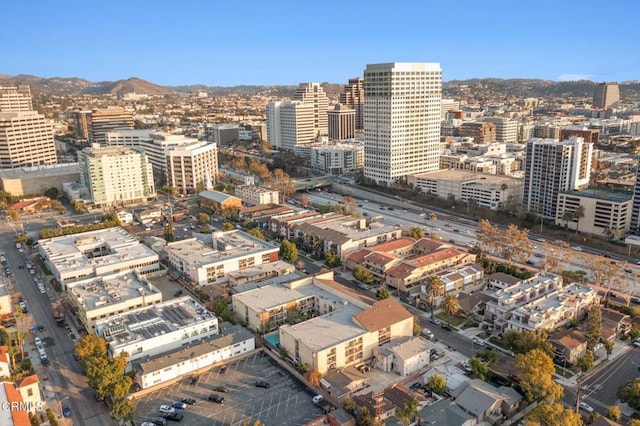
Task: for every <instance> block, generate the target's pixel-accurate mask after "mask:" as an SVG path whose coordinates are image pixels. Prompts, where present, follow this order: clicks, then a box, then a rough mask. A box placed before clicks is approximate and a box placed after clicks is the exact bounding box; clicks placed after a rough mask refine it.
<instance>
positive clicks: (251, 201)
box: [236, 185, 280, 206]
mask: <svg viewBox="0 0 640 426" xmlns="http://www.w3.org/2000/svg"><path fill="white" fill-rule="evenodd" d="M236 197H238V198H240V199H241V200H242V202H243V203H244V204H246V205H249V206H257V205H260V204H280V192H279V191H276V190H273V189H269V188H264V187H262V186H255V185H239V186H236Z"/></svg>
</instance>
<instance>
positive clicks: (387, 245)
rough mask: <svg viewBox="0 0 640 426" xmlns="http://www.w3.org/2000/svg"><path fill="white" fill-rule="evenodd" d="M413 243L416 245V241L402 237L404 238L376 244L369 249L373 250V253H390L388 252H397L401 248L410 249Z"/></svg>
mask: <svg viewBox="0 0 640 426" xmlns="http://www.w3.org/2000/svg"><path fill="white" fill-rule="evenodd" d="M415 243H416V240H414V239H413V238H408V237H404V238H398V239H397V240H391V241H387V242H384V243H380V244H376V245H375V246H373V247H371V248H372V249H374V250H375V251H384V252H390V251H394V250H398V249H401V248H405V247H410V246H412V245H414V244H415Z"/></svg>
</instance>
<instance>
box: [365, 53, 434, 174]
mask: <svg viewBox="0 0 640 426" xmlns="http://www.w3.org/2000/svg"><path fill="white" fill-rule="evenodd" d="M441 97H442V70H441V68H440V64H438V63H386V64H369V65H367V68H366V70H365V72H364V137H365V151H364V153H365V159H364V174H365V176H366V177H368V178H370V179H373V180H374V181H376V182H377V183H378V184H381V185H390V184H392V183H393V182H394V181H396V180H397V179H401V178H404V177H405V176H407V175H409V174H413V173H422V172H430V171H435V170H438V168H439V157H440V113H441V108H440V99H441Z"/></svg>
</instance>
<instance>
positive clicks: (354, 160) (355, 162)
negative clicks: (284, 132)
mask: <svg viewBox="0 0 640 426" xmlns="http://www.w3.org/2000/svg"><path fill="white" fill-rule="evenodd" d="M294 151H295V152H296V153H297V154H298V155H304V156H305V157H309V158H310V159H311V167H313V168H315V169H318V170H322V171H323V172H326V173H328V174H332V175H340V174H344V173H350V172H356V171H358V170H362V168H363V167H364V144H363V143H362V142H361V141H358V140H355V139H351V140H345V141H341V142H340V143H329V144H324V143H314V144H310V145H306V146H304V147H300V148H298V149H295V150H294Z"/></svg>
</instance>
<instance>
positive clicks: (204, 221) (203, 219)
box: [198, 213, 211, 225]
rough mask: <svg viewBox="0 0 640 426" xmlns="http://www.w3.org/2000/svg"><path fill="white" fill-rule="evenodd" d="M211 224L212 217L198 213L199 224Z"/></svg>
mask: <svg viewBox="0 0 640 426" xmlns="http://www.w3.org/2000/svg"><path fill="white" fill-rule="evenodd" d="M209 222H211V216H209V215H208V214H206V213H198V223H199V224H200V225H205V224H208V223H209Z"/></svg>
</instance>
